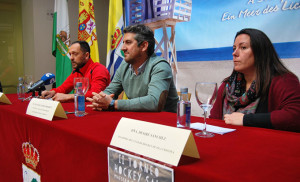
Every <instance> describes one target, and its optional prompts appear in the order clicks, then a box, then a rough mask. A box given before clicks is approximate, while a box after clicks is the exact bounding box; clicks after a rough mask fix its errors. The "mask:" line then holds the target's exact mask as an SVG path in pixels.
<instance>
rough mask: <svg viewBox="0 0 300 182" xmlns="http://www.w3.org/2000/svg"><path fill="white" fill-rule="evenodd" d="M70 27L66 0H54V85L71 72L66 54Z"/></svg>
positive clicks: (58, 83)
mask: <svg viewBox="0 0 300 182" xmlns="http://www.w3.org/2000/svg"><path fill="white" fill-rule="evenodd" d="M69 46H70V28H69V14H68V3H67V0H55V4H54V16H53V35H52V54H53V56H55V57H56V86H57V87H58V86H60V85H61V84H62V83H63V82H64V81H65V79H66V78H67V77H68V76H69V75H70V74H71V72H72V64H71V61H70V57H69V55H68V50H69Z"/></svg>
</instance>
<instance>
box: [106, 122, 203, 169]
mask: <svg viewBox="0 0 300 182" xmlns="http://www.w3.org/2000/svg"><path fill="white" fill-rule="evenodd" d="M110 145H112V146H116V147H119V148H122V149H125V150H128V151H131V152H134V153H137V154H140V155H144V156H146V157H150V158H152V159H156V160H159V161H161V162H164V163H167V164H171V165H174V166H177V165H178V163H179V160H180V157H181V155H186V156H190V157H194V158H200V156H199V153H198V149H197V146H196V143H195V140H194V137H193V134H192V132H191V131H190V130H186V129H181V128H176V127H171V126H165V125H160V124H155V123H150V122H144V121H140V120H135V119H129V118H124V117H123V118H122V119H121V120H120V121H119V124H118V126H117V128H116V130H115V132H114V135H113V137H112V140H111V142H110Z"/></svg>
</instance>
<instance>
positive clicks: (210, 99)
mask: <svg viewBox="0 0 300 182" xmlns="http://www.w3.org/2000/svg"><path fill="white" fill-rule="evenodd" d="M217 89H218V88H217V83H215V82H197V83H196V86H195V95H196V99H197V102H198V104H199V106H200V107H201V108H202V109H203V111H204V129H203V130H202V131H201V132H199V133H196V134H195V135H196V136H198V137H204V138H210V137H213V136H214V134H213V133H210V132H207V131H206V118H207V112H208V111H209V110H210V109H211V108H212V106H213V104H214V102H215V100H216V97H217V91H218V90H217Z"/></svg>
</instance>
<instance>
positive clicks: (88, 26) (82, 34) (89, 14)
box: [78, 0, 99, 62]
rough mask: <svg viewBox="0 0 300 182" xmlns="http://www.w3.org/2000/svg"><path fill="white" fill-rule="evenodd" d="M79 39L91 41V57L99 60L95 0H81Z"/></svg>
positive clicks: (95, 60) (96, 60)
mask: <svg viewBox="0 0 300 182" xmlns="http://www.w3.org/2000/svg"><path fill="white" fill-rule="evenodd" d="M78 40H85V41H86V42H87V43H89V45H90V49H91V59H92V60H93V61H94V62H99V50H98V41H97V35H96V21H95V13H94V3H93V0H79V17H78Z"/></svg>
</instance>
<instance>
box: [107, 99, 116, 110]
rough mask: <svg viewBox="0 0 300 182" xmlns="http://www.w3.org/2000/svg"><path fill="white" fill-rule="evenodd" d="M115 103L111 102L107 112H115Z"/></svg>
mask: <svg viewBox="0 0 300 182" xmlns="http://www.w3.org/2000/svg"><path fill="white" fill-rule="evenodd" d="M115 101H116V100H111V102H110V104H109V106H108V110H109V111H114V110H115Z"/></svg>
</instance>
